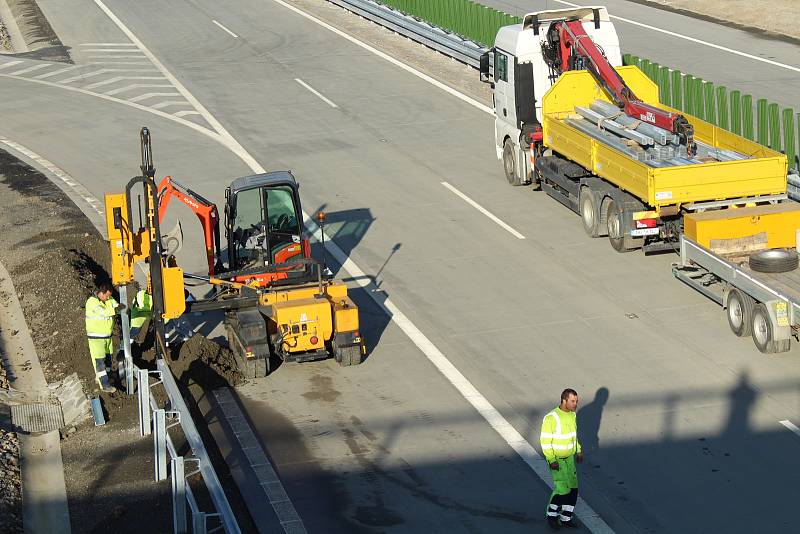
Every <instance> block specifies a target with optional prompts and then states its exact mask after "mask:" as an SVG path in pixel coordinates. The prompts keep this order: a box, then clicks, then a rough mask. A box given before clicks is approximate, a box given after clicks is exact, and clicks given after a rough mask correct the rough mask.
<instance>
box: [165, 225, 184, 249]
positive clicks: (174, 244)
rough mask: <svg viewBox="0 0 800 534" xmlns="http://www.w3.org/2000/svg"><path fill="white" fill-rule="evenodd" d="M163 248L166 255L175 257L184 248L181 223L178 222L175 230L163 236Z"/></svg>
mask: <svg viewBox="0 0 800 534" xmlns="http://www.w3.org/2000/svg"><path fill="white" fill-rule="evenodd" d="M161 247H162V249H163V250H164V254H166V255H168V256H174V255H175V254H177V253H178V251H179V250H180V249H182V248H183V228H182V227H181V222H180V221H178V222H177V224H176V225H175V228H173V229H172V230H170V231H169V232H167V233H166V234H161Z"/></svg>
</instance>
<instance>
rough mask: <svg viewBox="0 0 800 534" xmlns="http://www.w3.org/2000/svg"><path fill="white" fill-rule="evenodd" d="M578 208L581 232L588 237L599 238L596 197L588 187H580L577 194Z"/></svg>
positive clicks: (598, 213) (598, 214) (598, 212)
mask: <svg viewBox="0 0 800 534" xmlns="http://www.w3.org/2000/svg"><path fill="white" fill-rule="evenodd" d="M578 206H579V208H580V210H581V221H582V222H583V231H584V232H586V235H588V236H589V237H599V236H600V210H599V209H598V207H597V197H596V195H595V194H594V192H593V191H592V190H591V189H590V188H589V187H588V186H583V187H581V190H580V193H578Z"/></svg>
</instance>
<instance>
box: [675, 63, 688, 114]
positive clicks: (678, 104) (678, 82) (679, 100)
mask: <svg viewBox="0 0 800 534" xmlns="http://www.w3.org/2000/svg"><path fill="white" fill-rule="evenodd" d="M682 89H683V74H681V71H679V70H673V71H672V107H674V108H675V109H679V110H681V111H683V110H684V109H685V108H684V106H683V91H682Z"/></svg>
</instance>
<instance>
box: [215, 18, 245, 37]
mask: <svg viewBox="0 0 800 534" xmlns="http://www.w3.org/2000/svg"><path fill="white" fill-rule="evenodd" d="M211 22H213V23H214V24H216V25H217V26H219V27H220V28H222V30H223V31H225V32H227V33H228V34H230V36H231V37H233V38H234V39H238V38H239V36H238V35H236V34H235V33H233V32H232V31H230V30H229V29H228V28H226V27H225V26H224V25H223V24H222V23H221V22H219V21H216V20H214V19H211Z"/></svg>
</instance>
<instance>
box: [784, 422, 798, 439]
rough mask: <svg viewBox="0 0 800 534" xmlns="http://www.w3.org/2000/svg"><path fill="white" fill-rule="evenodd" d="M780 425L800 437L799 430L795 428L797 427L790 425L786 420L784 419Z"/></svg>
mask: <svg viewBox="0 0 800 534" xmlns="http://www.w3.org/2000/svg"><path fill="white" fill-rule="evenodd" d="M780 423H781V424H782V425H783V426H785V427H786V428H788V429H789V430H791V431H792V432H794V433H795V434H797V435H798V436H800V428H797V425H795V424H794V423H792V422H791V421H789V420H788V419H784V420H783V421H781V422H780Z"/></svg>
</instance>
